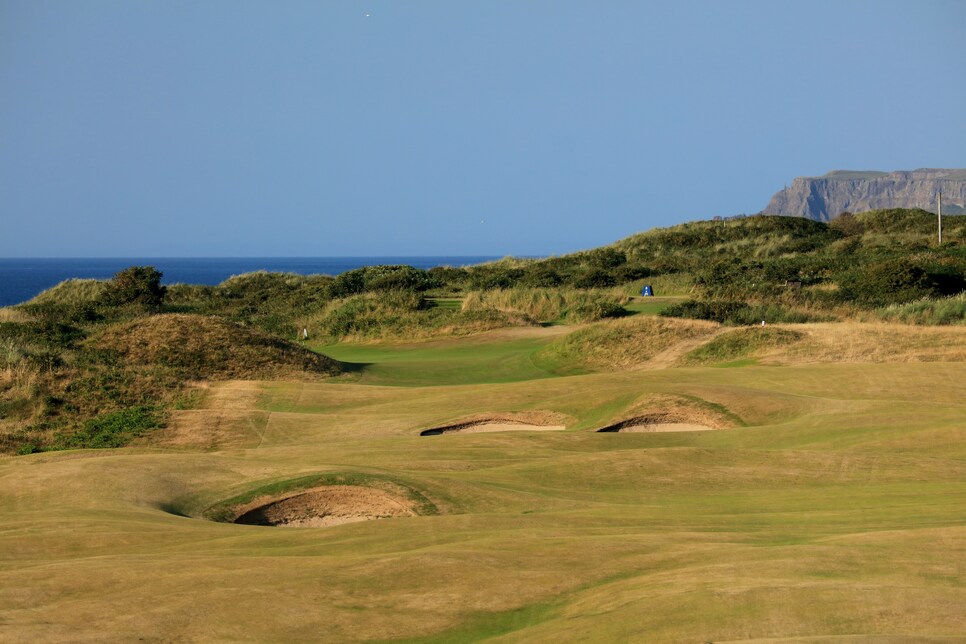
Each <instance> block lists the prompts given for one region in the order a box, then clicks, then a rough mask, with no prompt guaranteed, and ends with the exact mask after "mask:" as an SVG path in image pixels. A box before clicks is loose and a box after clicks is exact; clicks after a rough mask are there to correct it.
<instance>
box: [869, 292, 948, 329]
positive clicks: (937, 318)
mask: <svg viewBox="0 0 966 644" xmlns="http://www.w3.org/2000/svg"><path fill="white" fill-rule="evenodd" d="M875 315H876V317H878V318H879V319H882V320H889V321H893V322H903V323H905V324H923V325H948V324H957V325H960V324H966V293H960V294H959V295H952V296H950V297H944V298H941V299H921V300H916V301H915V302H909V303H907V304H893V305H891V306H887V307H884V308H881V309H877V310H876V311H875Z"/></svg>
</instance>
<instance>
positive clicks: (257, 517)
mask: <svg viewBox="0 0 966 644" xmlns="http://www.w3.org/2000/svg"><path fill="white" fill-rule="evenodd" d="M237 512H238V516H237V518H236V519H235V521H234V522H235V523H242V524H245V525H262V526H280V527H286V528H321V527H326V526H333V525H341V524H343V523H355V522H358V521H371V520H373V519H388V518H392V517H411V516H416V514H417V513H416V504H415V503H414V502H413V501H412V500H410V499H407V498H405V497H403V496H401V495H398V494H393V493H391V492H387V491H386V490H381V489H377V488H372V487H364V486H360V485H326V486H323V487H316V488H312V489H309V490H300V491H298V492H293V493H291V494H289V495H287V496H283V497H278V498H274V499H270V500H266V499H264V498H262V499H256V500H255V501H252V502H251V503H249V504H247V505H245V506H243V507H241V508H238V510H237Z"/></svg>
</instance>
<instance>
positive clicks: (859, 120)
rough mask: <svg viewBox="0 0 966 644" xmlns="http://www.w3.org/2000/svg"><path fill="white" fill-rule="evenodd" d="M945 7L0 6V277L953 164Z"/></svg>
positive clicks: (513, 235)
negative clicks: (846, 172)
mask: <svg viewBox="0 0 966 644" xmlns="http://www.w3.org/2000/svg"><path fill="white" fill-rule="evenodd" d="M963 25H966V2H963V1H961V0H949V1H947V0H920V1H917V2H908V1H907V0H902V1H891V0H877V1H871V0H869V1H866V0H835V1H826V0H813V1H810V2H777V1H774V0H763V1H757V0H734V1H730V2H724V1H699V0H693V1H686V0H682V1H670V0H668V1H664V2H656V1H655V2H645V1H630V0H585V1H580V2H577V1H571V0H477V1H471V0H465V1H464V0H460V1H456V0H345V1H343V0H328V1H325V0H314V1H310V2H301V1H298V0H280V1H268V0H265V1H262V2H251V1H246V0H138V1H132V0H58V1H50V0H0V257H192V256H194V257H212V256H227V257H245V256H260V257H264V256H280V257H281V256H296V257H299V256H301V257H315V256H372V255H495V256H503V255H552V254H563V253H567V252H572V251H576V250H580V249H586V248H592V247H596V246H599V245H603V244H608V243H611V242H614V241H616V240H618V239H621V238H623V237H626V236H628V235H631V234H633V233H635V232H640V231H643V230H648V229H651V228H654V227H659V226H670V225H674V224H677V223H681V222H685V221H693V220H699V219H710V218H712V217H714V216H717V215H722V216H728V215H734V214H739V213H755V212H758V211H760V210H761V209H762V208H764V206H765V204H766V203H767V202H768V200H769V198H770V197H771V196H772V194H774V193H775V192H776V191H777V190H779V189H781V188H782V187H783V186H784V185H785V184H786V183H791V181H792V179H793V178H795V177H796V176H817V175H821V174H824V173H826V172H828V171H829V170H833V169H859V170H908V169H915V168H920V167H938V168H953V167H955V168H963V167H966V118H963V113H964V112H963V110H964V106H966V38H964V37H963Z"/></svg>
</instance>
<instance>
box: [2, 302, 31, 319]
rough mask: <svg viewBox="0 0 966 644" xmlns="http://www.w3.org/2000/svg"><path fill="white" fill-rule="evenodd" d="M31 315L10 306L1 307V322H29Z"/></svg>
mask: <svg viewBox="0 0 966 644" xmlns="http://www.w3.org/2000/svg"><path fill="white" fill-rule="evenodd" d="M29 321H30V316H29V315H27V314H26V313H24V312H23V311H21V310H19V309H15V308H12V307H9V306H6V307H3V308H0V322H29Z"/></svg>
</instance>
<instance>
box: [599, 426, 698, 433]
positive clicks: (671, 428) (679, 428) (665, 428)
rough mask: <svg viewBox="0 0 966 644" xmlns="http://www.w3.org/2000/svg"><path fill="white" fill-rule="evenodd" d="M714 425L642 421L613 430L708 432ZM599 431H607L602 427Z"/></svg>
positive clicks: (627, 431)
mask: <svg viewBox="0 0 966 644" xmlns="http://www.w3.org/2000/svg"><path fill="white" fill-rule="evenodd" d="M714 430H715V428H714V427H708V426H707V425H697V424H695V423H642V424H640V425H625V426H623V427H619V428H617V429H615V430H613V431H615V432H620V433H622V434H624V433H649V432H706V431H714ZM599 431H602V432H603V431H607V430H605V429H601V430H599Z"/></svg>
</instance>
